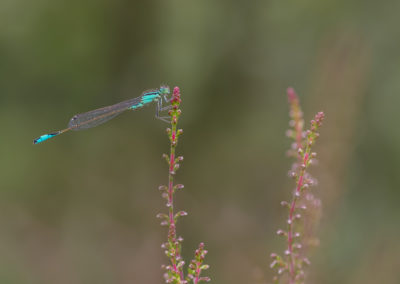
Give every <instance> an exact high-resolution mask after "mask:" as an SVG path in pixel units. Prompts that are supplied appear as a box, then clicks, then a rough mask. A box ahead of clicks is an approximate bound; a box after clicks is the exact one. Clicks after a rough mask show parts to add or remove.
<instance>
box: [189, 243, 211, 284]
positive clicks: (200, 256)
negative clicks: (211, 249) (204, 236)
mask: <svg viewBox="0 0 400 284" xmlns="http://www.w3.org/2000/svg"><path fill="white" fill-rule="evenodd" d="M206 254H207V250H205V249H204V243H200V244H199V248H198V249H197V250H196V252H195V255H194V259H193V260H192V261H191V263H190V264H189V269H188V279H190V280H192V281H193V284H197V283H200V281H204V282H209V281H210V277H201V276H200V273H201V272H202V271H203V270H206V269H208V268H209V265H207V264H203V262H204V258H205V256H206Z"/></svg>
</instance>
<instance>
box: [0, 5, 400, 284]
mask: <svg viewBox="0 0 400 284" xmlns="http://www.w3.org/2000/svg"><path fill="white" fill-rule="evenodd" d="M399 9H400V2H399V1H396V0H386V1H365V0H364V1H362V0H351V1H318V0H308V1H282V0H279V1H278V0H267V1H209V0H202V1H179V0H167V1H166V0H162V1H161V0H151V1H132V0H113V1H111V0H96V1H90V0H89V1H77V0H70V1H58V0H56V1H54V0H52V1H50V0H37V1H28V0H2V1H1V2H0V125H1V139H0V282H1V283H34V284H36V283H44V284H47V283H57V284H64V283H65V284H67V283H68V284H70V283H97V284H102V283H104V284H106V283H123V284H124V283H163V278H162V270H161V269H160V266H161V264H164V263H167V259H166V257H165V256H164V254H163V251H162V249H161V248H160V244H161V243H162V242H163V241H164V240H165V239H166V228H164V227H160V226H159V220H158V219H156V218H155V215H156V214H157V213H159V212H162V211H165V210H166V209H165V207H164V201H163V200H162V199H161V197H160V193H159V191H158V189H157V188H158V186H159V185H160V184H163V183H166V180H167V174H168V172H167V166H166V164H165V162H164V161H163V160H162V159H161V155H162V153H164V152H167V151H168V139H167V136H166V134H165V128H166V126H167V125H166V124H165V123H163V122H161V121H158V120H156V119H154V108H153V107H148V108H146V109H143V110H141V111H140V112H135V113H133V112H132V113H126V114H124V115H121V116H119V117H118V118H116V119H114V120H112V121H110V122H109V123H107V124H105V125H102V126H99V127H98V128H94V129H90V130H87V131H83V132H73V133H68V134H64V135H63V136H60V137H57V138H55V139H53V140H50V141H48V142H46V143H43V144H40V145H37V146H33V145H32V139H33V138H36V137H37V136H39V135H41V134H43V133H46V132H48V131H53V130H57V129H60V128H64V127H65V126H66V124H67V122H68V120H69V119H70V118H71V117H72V115H74V114H75V113H80V112H85V111H88V110H91V109H94V108H97V107H102V106H105V105H109V104H113V103H116V102H119V101H122V100H125V99H128V98H132V97H136V96H138V95H139V94H140V93H141V92H142V91H144V90H146V89H150V88H156V87H158V86H159V85H160V84H162V83H166V84H169V85H170V86H171V87H173V86H179V87H180V88H181V90H182V98H183V103H182V110H183V116H182V119H181V121H180V126H181V127H182V128H183V129H184V135H183V136H182V139H181V141H180V145H179V148H178V152H179V153H180V154H182V155H183V156H184V157H185V161H184V162H183V164H182V167H181V169H180V170H179V172H178V175H177V181H178V182H179V183H183V184H185V190H183V191H182V192H179V193H178V194H177V196H176V197H177V201H176V202H177V208H178V209H184V210H186V211H188V212H189V216H187V217H185V218H183V219H181V221H180V223H179V224H178V225H179V227H178V232H179V234H180V235H182V236H183V237H184V239H185V241H184V247H183V250H184V257H185V259H186V260H187V261H189V260H190V259H191V257H192V255H193V251H194V249H195V248H196V246H197V244H198V243H199V242H200V241H203V242H205V243H206V246H207V248H208V250H209V254H208V256H207V261H206V262H207V263H208V264H210V265H211V268H210V270H209V271H208V275H209V276H211V278H212V280H213V283H220V284H224V283H230V284H234V283H262V282H267V281H269V280H270V279H271V278H272V275H273V272H272V271H271V270H270V269H269V267H268V266H269V263H270V259H269V254H270V253H271V252H278V253H281V252H282V251H283V250H284V243H283V241H282V240H281V239H280V238H279V237H277V236H276V235H275V232H276V230H277V229H278V228H281V227H284V222H285V219H286V216H287V212H286V211H285V210H283V209H282V208H281V207H280V205H279V203H280V201H281V200H285V199H288V198H289V196H290V191H291V189H292V188H293V184H292V181H291V180H289V179H288V177H287V172H288V169H289V168H290V164H291V161H290V159H288V158H287V157H286V156H285V152H286V150H287V149H288V148H289V147H290V141H289V140H288V139H287V138H286V137H285V131H286V129H287V127H288V106H287V99H286V96H285V89H286V88H287V87H288V86H293V87H295V89H296V90H297V91H298V93H299V95H300V98H301V101H302V105H303V110H304V113H305V119H306V121H309V120H310V119H311V118H312V117H313V115H314V114H315V113H316V112H317V111H320V110H323V111H325V113H326V121H325V124H324V126H323V128H322V130H321V139H320V140H319V141H318V144H317V147H316V148H315V150H316V151H317V152H318V155H319V164H318V165H317V166H316V167H314V168H313V170H312V172H313V174H314V175H315V176H316V177H317V178H318V180H319V186H318V187H317V188H316V189H315V195H317V196H318V197H320V198H321V199H322V202H323V215H322V219H321V224H320V226H319V230H318V235H319V237H320V240H321V244H320V246H319V247H318V248H317V249H315V250H314V251H313V253H312V255H311V257H310V259H311V261H312V263H313V265H312V266H311V268H310V270H309V274H310V275H309V280H310V281H309V283H324V284H330V283H332V284H333V283H352V284H357V283H363V284H366V283H400V272H399V269H398V267H399V265H400V260H399V254H400V245H399V238H400V227H399V216H400V215H399V214H400V209H399V206H398V204H399V201H400V193H399V189H400V175H399V172H398V171H399V164H400V146H399V145H400V132H399V127H398V124H399V122H400V112H399V111H398V108H399V106H400V95H399V94H400V79H399V78H400V55H399V50H400V29H399V26H400V21H399V18H398V11H399Z"/></svg>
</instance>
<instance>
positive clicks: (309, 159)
mask: <svg viewBox="0 0 400 284" xmlns="http://www.w3.org/2000/svg"><path fill="white" fill-rule="evenodd" d="M287 95H288V101H289V105H290V112H289V116H290V118H291V120H290V123H289V124H290V129H289V130H288V131H287V136H288V137H290V138H292V139H293V140H294V143H293V144H292V148H291V149H290V150H289V151H288V155H289V156H291V157H293V158H295V159H296V161H295V162H294V163H293V165H292V169H291V171H290V172H289V176H290V177H291V178H293V179H294V180H295V183H296V185H295V189H294V191H293V196H292V200H291V202H287V201H282V202H281V204H282V206H284V207H286V208H287V209H288V211H289V213H288V219H287V230H286V231H285V230H281V229H280V230H278V231H277V234H278V235H279V236H282V237H284V238H285V239H286V242H287V248H286V250H285V252H284V257H282V256H280V255H277V254H276V253H272V254H271V258H272V259H273V261H272V263H271V268H276V269H277V273H278V275H277V276H275V277H274V283H290V284H295V283H304V279H305V271H304V267H305V266H307V265H309V264H310V261H309V260H308V258H307V255H306V252H307V249H308V248H309V247H310V246H311V245H315V244H317V243H318V241H317V239H315V237H314V234H313V233H314V229H315V225H316V224H317V223H318V221H319V215H320V209H321V202H320V200H319V199H317V198H315V197H314V195H313V194H312V192H311V191H310V187H311V186H313V185H316V183H317V182H316V180H315V179H314V178H313V177H312V176H311V175H310V174H309V172H308V169H309V166H310V165H311V164H312V163H313V162H314V161H315V158H316V155H317V154H316V153H315V152H312V151H311V148H312V146H313V145H314V143H315V141H316V139H317V138H318V137H319V133H318V130H319V128H320V127H321V125H322V121H323V119H324V113H323V112H319V113H317V114H316V115H315V118H314V119H313V120H311V126H310V129H309V130H307V131H303V127H304V119H303V112H302V110H301V107H300V101H299V97H298V96H297V94H296V92H295V91H294V89H293V88H288V89H287Z"/></svg>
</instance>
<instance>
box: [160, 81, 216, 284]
mask: <svg viewBox="0 0 400 284" xmlns="http://www.w3.org/2000/svg"><path fill="white" fill-rule="evenodd" d="M180 103H181V96H180V90H179V88H178V87H175V88H174V91H173V94H172V98H171V110H170V111H169V112H168V114H169V115H170V117H171V128H167V134H168V137H169V141H170V154H169V156H168V155H166V154H164V155H163V157H164V158H165V159H166V161H167V163H168V166H169V172H168V186H165V185H162V186H160V187H159V189H160V191H161V192H162V197H163V198H165V199H166V200H167V203H166V206H167V208H168V214H164V213H160V214H158V215H157V217H159V218H161V219H162V222H161V225H163V226H168V240H167V242H165V243H163V244H162V248H163V249H165V254H166V256H167V257H168V258H169V259H170V264H169V265H163V266H162V267H163V268H164V269H165V270H166V273H165V274H164V278H165V282H166V283H174V284H185V283H189V282H190V281H192V282H193V284H197V283H200V282H201V281H209V280H210V278H208V277H201V276H200V274H201V272H202V271H203V270H206V269H208V265H206V264H203V261H204V257H205V255H206V254H207V251H206V250H205V249H204V244H203V243H200V245H199V248H198V249H197V250H196V252H195V257H194V259H193V260H192V261H191V263H190V265H189V267H188V272H187V276H186V277H185V275H184V272H183V268H184V265H185V261H184V260H183V259H182V256H181V251H182V241H183V238H182V237H180V236H179V237H178V236H177V233H176V224H177V221H178V219H179V217H182V216H186V215H187V213H186V212H185V211H179V212H177V213H175V211H174V193H175V192H176V191H177V190H178V189H183V187H184V186H183V185H182V184H174V177H175V174H176V171H177V170H178V169H179V166H180V164H179V163H180V162H182V161H183V157H182V156H178V157H176V153H175V149H176V146H177V145H178V141H179V137H180V135H182V133H183V130H182V129H178V128H177V125H178V120H179V117H180V115H181V113H182V112H181V110H180V109H179V106H180Z"/></svg>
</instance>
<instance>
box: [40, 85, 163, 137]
mask: <svg viewBox="0 0 400 284" xmlns="http://www.w3.org/2000/svg"><path fill="white" fill-rule="evenodd" d="M169 94H170V90H169V87H168V86H161V87H160V88H159V89H155V90H150V91H146V92H144V93H143V94H142V95H141V96H140V97H137V98H134V99H130V100H126V101H123V102H120V103H117V104H115V105H111V106H106V107H103V108H99V109H95V110H92V111H89V112H85V113H81V114H77V115H74V116H73V117H72V118H71V120H70V121H69V123H68V128H65V129H63V130H59V131H57V132H53V133H49V134H44V135H42V136H40V137H39V138H36V139H35V140H33V144H38V143H41V142H43V141H46V140H48V139H50V138H53V137H55V136H57V135H60V134H62V133H65V132H67V131H69V130H84V129H88V128H92V127H96V126H98V125H100V124H103V123H105V122H107V121H109V120H110V119H113V118H114V117H116V116H117V115H119V114H121V113H123V112H124V111H126V110H137V109H139V108H142V107H144V106H146V105H148V104H150V103H152V102H155V103H156V118H158V119H161V120H163V121H166V122H168V121H167V118H166V117H162V116H160V112H161V111H163V110H166V109H169V108H170V106H166V107H163V106H162V104H163V100H164V101H165V102H168V98H167V97H168V95H169Z"/></svg>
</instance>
